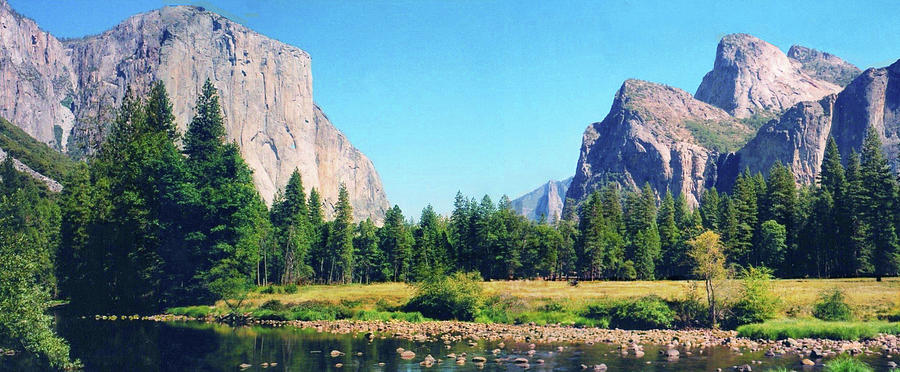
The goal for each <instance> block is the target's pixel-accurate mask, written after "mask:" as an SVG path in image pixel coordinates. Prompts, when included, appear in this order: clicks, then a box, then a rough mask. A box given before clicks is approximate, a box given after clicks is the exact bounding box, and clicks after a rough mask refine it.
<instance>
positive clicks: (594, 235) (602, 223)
mask: <svg viewBox="0 0 900 372" xmlns="http://www.w3.org/2000/svg"><path fill="white" fill-rule="evenodd" d="M602 206H603V205H602V202H601V200H600V193H599V192H598V191H595V192H593V193H592V194H591V195H590V196H588V198H587V200H585V201H584V203H582V205H581V214H580V216H579V227H578V230H579V231H580V232H581V234H580V235H579V239H578V242H577V243H576V245H575V254H576V255H577V257H578V263H577V268H578V272H579V276H580V277H582V278H586V279H591V280H593V279H595V278H598V277H600V275H601V273H602V272H603V270H604V269H606V267H605V262H604V260H605V253H606V252H605V251H606V248H607V247H606V242H605V241H604V238H605V237H604V233H605V230H606V229H607V226H609V225H608V223H607V221H606V219H605V217H604V216H603V213H602V211H601V210H602Z"/></svg>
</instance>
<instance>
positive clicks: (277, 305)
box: [259, 300, 285, 311]
mask: <svg viewBox="0 0 900 372" xmlns="http://www.w3.org/2000/svg"><path fill="white" fill-rule="evenodd" d="M259 308H260V309H266V310H276V311H280V310H284V309H285V306H284V304H283V303H281V301H278V300H268V301H266V302H264V303H263V304H262V305H259Z"/></svg>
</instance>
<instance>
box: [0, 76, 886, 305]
mask: <svg viewBox="0 0 900 372" xmlns="http://www.w3.org/2000/svg"><path fill="white" fill-rule="evenodd" d="M194 112H195V113H194V116H193V118H192V120H191V122H190V123H189V125H188V127H187V131H186V132H185V133H184V134H182V133H179V131H178V130H177V126H176V124H175V118H174V115H173V113H172V104H171V102H170V101H169V98H168V95H167V93H166V90H165V87H164V86H163V84H162V83H160V82H156V83H153V85H152V86H151V87H150V89H149V94H148V95H147V97H146V98H141V97H137V96H136V95H135V94H134V93H133V92H132V91H131V90H129V92H128V93H127V94H126V96H125V98H124V99H123V103H122V105H121V107H120V108H119V110H118V113H117V116H116V119H115V121H114V123H112V125H111V126H110V128H109V129H108V135H107V136H106V140H105V142H104V143H103V144H102V145H101V146H100V148H99V150H98V151H97V153H96V154H95V155H93V156H91V157H90V158H89V159H88V160H87V161H86V162H85V163H82V164H80V165H79V166H77V167H74V168H75V170H74V171H72V172H71V174H70V175H69V177H67V180H66V181H65V188H64V191H63V192H62V194H61V195H58V196H52V195H50V196H47V195H45V196H42V197H41V199H42V200H49V202H48V203H49V204H48V205H50V206H49V207H47V208H50V209H51V210H55V211H56V212H55V214H54V213H50V214H49V215H50V216H51V217H52V218H51V217H48V218H49V219H48V220H47V223H48V224H50V225H51V226H56V227H55V228H48V229H44V230H43V231H47V233H46V239H47V241H48V243H47V244H46V246H47V247H49V248H48V251H47V255H46V256H47V257H48V258H46V259H44V260H43V262H45V264H44V265H43V266H42V267H44V269H43V273H44V274H45V275H39V276H38V279H40V280H42V281H43V283H44V284H45V287H46V288H47V289H48V290H49V291H51V293H54V294H57V295H58V296H59V297H60V298H68V299H70V300H71V307H72V308H75V309H80V310H82V311H93V312H97V311H100V312H105V311H110V310H111V309H118V310H126V311H128V310H134V311H142V312H146V311H154V310H159V309H162V308H165V307H171V306H177V305H182V304H186V303H189V302H190V303H196V302H198V301H212V300H215V299H218V298H223V297H229V296H231V295H233V294H234V293H239V292H240V291H242V290H245V289H246V288H247V287H248V286H251V285H268V284H291V283H295V284H302V283H311V282H315V283H350V282H357V283H369V282H378V281H418V280H422V279H424V278H428V277H431V276H433V275H435V274H436V273H448V272H454V271H464V272H477V273H479V274H480V275H481V277H482V278H485V279H520V278H537V277H540V278H547V279H557V278H581V279H588V280H593V279H613V280H635V279H675V278H691V277H693V276H694V275H693V274H692V269H693V266H692V265H693V264H692V262H693V261H692V259H691V258H690V257H689V254H688V252H689V244H688V242H689V241H691V240H692V239H694V238H696V237H698V236H699V235H700V234H701V233H703V232H704V231H707V230H712V231H715V232H717V233H718V234H719V235H720V236H721V237H722V243H723V246H724V252H725V254H726V256H727V260H728V263H729V264H731V265H735V266H741V267H749V266H765V267H768V268H771V269H772V270H774V272H775V273H776V274H777V275H778V276H781V277H848V276H863V275H874V276H886V275H896V274H897V272H898V267H900V253H898V252H900V249H898V246H900V243H898V239H897V233H896V226H897V224H898V223H900V213H898V211H900V209H898V208H897V206H898V205H900V201H898V197H900V195H898V190H900V186H898V181H897V179H896V178H895V177H894V175H893V173H892V172H891V169H890V167H889V165H888V162H887V160H886V158H885V156H884V154H883V153H882V150H881V144H880V142H879V137H878V135H877V134H875V132H874V130H870V131H869V134H868V136H867V138H866V140H865V143H864V144H863V146H862V148H861V151H860V153H859V154H857V153H851V154H849V155H848V156H847V157H846V159H842V157H841V155H840V154H839V153H838V150H837V146H836V144H835V142H834V140H833V139H829V141H828V145H827V148H826V151H825V154H824V160H823V165H822V170H821V172H820V175H819V180H818V182H816V184H814V185H810V186H803V187H798V186H797V184H796V182H795V179H794V176H793V174H792V173H791V171H790V169H789V168H788V167H786V166H784V165H781V164H775V165H774V166H773V167H772V168H771V169H770V170H769V172H768V175H767V176H765V177H764V176H763V175H762V174H761V173H755V174H753V173H751V172H749V170H745V171H744V172H743V173H741V174H740V175H739V176H738V177H737V179H736V181H735V183H734V187H733V189H732V190H730V192H728V193H720V192H718V191H717V190H716V189H710V190H708V191H706V192H704V193H703V195H702V196H701V198H700V203H699V205H698V206H696V207H694V208H692V207H691V206H690V205H689V204H688V202H687V200H686V199H685V198H684V196H683V195H673V194H672V193H670V192H665V193H664V194H663V195H657V194H656V193H655V192H654V191H653V190H652V188H651V187H650V186H649V185H645V186H644V187H643V188H641V189H640V190H637V191H628V190H624V189H622V188H621V187H619V186H617V185H616V184H609V185H606V186H604V187H602V188H600V189H599V190H597V191H595V192H593V193H592V194H590V195H589V196H588V197H587V198H586V199H585V200H584V201H581V203H580V204H578V203H576V202H575V201H573V200H567V201H566V203H565V206H566V207H565V209H564V211H563V215H562V218H561V219H560V220H559V221H552V222H550V221H547V220H546V219H542V220H541V221H529V220H528V219H526V218H525V217H523V216H520V215H518V214H516V213H515V212H514V211H513V209H512V208H511V203H510V201H509V198H507V197H506V196H504V197H502V198H501V199H500V200H499V202H497V203H494V202H493V200H491V198H490V197H488V196H484V197H483V198H481V199H480V200H478V199H475V198H469V197H466V196H464V195H463V194H462V193H457V195H456V198H455V200H454V204H453V206H454V208H453V211H452V213H451V214H450V215H449V216H442V215H439V214H438V213H437V212H436V211H435V210H434V209H433V208H432V207H431V206H428V207H426V208H425V209H424V210H423V211H422V212H421V214H420V215H419V216H418V219H417V222H413V220H412V219H410V218H408V217H407V216H404V214H403V211H401V210H400V208H399V207H397V206H394V207H393V208H390V209H389V210H388V211H387V212H386V215H385V217H384V221H383V225H382V226H377V225H376V224H375V223H374V222H373V221H372V220H369V219H367V220H365V221H358V222H357V221H353V213H352V212H353V211H352V206H351V203H350V199H349V194H348V192H347V190H346V189H345V188H344V187H343V185H342V186H341V188H340V190H339V197H338V201H337V204H336V207H335V209H334V213H333V218H331V219H330V220H329V219H327V218H326V217H325V216H326V213H325V211H324V209H323V201H322V198H321V194H320V193H319V191H318V190H316V189H308V190H307V189H306V188H305V187H304V185H303V181H302V177H301V175H300V173H299V172H298V171H297V170H295V171H294V172H293V174H292V175H291V177H290V180H289V181H288V182H287V184H286V186H285V187H284V188H282V189H281V190H279V191H278V193H277V194H276V196H275V198H274V201H273V203H272V206H271V208H267V207H266V205H265V203H264V202H263V201H262V199H261V197H260V195H259V194H258V192H257V191H256V189H255V187H254V185H253V182H252V172H251V170H250V168H249V167H248V166H247V165H246V163H245V162H244V160H243V159H242V158H241V155H240V150H239V148H238V146H237V144H235V143H234V142H229V141H227V140H226V133H225V126H224V121H223V117H222V110H221V107H220V105H219V100H218V95H217V92H216V89H215V87H213V85H212V84H211V83H210V82H206V84H204V86H203V88H202V91H201V93H200V94H199V96H198V98H197V101H196V104H195V110H194ZM5 178H6V177H5ZM8 178H9V179H11V180H12V179H14V178H13V177H11V176H10V177H8ZM10 182H12V181H10ZM7 183H8V182H7ZM17 189H18V188H17V187H16V186H9V187H8V188H6V189H5V190H4V195H7V196H9V195H12V194H14V193H15V192H16V190H17ZM54 208H55V209H54ZM53 216H55V217H53Z"/></svg>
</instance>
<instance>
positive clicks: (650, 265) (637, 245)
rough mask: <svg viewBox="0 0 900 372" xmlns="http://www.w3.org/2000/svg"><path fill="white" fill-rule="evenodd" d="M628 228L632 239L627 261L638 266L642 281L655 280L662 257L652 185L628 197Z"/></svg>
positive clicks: (626, 210)
mask: <svg viewBox="0 0 900 372" xmlns="http://www.w3.org/2000/svg"><path fill="white" fill-rule="evenodd" d="M625 228H626V231H627V232H628V235H629V236H630V237H631V242H630V243H629V245H628V250H627V252H626V257H627V259H628V260H630V261H631V262H633V263H634V269H635V272H636V274H637V277H638V278H639V279H648V280H652V279H653V278H654V277H655V272H656V262H657V260H658V259H659V254H660V238H659V230H658V228H657V226H656V196H655V195H654V194H653V190H652V189H651V188H650V185H649V184H645V185H644V187H643V188H642V189H641V192H640V193H630V194H629V195H628V196H627V197H626V209H625Z"/></svg>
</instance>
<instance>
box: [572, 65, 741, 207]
mask: <svg viewBox="0 0 900 372" xmlns="http://www.w3.org/2000/svg"><path fill="white" fill-rule="evenodd" d="M702 132H705V133H709V132H712V133H729V135H733V136H743V137H747V136H749V135H750V133H751V130H750V129H749V128H747V127H746V126H744V125H743V124H742V123H741V122H740V121H738V120H736V119H735V118H733V117H732V116H730V115H728V113H726V112H725V111H723V110H721V109H719V108H717V107H714V106H712V105H709V104H707V103H704V102H701V101H698V100H696V99H694V98H693V97H692V96H691V95H690V93H688V92H685V91H683V90H681V89H677V88H673V87H669V86H665V85H661V84H655V83H650V82H646V81H640V80H627V81H625V83H624V84H622V87H621V88H620V89H619V91H618V93H616V98H615V100H614V102H613V105H612V109H610V112H609V114H607V116H606V118H605V119H603V121H601V122H599V123H594V124H591V125H590V126H588V128H587V129H586V130H585V132H584V138H583V143H582V146H581V155H580V157H579V159H578V166H577V168H576V173H575V178H574V179H573V181H572V185H571V186H570V187H569V190H568V192H567V193H566V197H568V198H572V199H574V200H576V201H581V200H583V199H584V198H585V197H586V196H587V195H589V194H590V193H591V192H593V191H594V190H597V189H599V188H601V187H603V186H604V185H606V184H607V183H609V182H617V183H619V184H620V185H622V186H624V187H625V188H627V189H637V188H638V187H641V186H643V185H644V184H645V183H649V184H650V186H651V187H652V188H653V189H654V190H656V192H657V193H659V194H662V193H665V192H666V190H669V191H671V192H672V193H673V194H676V195H677V194H683V195H685V198H686V199H687V201H688V203H689V204H691V205H697V201H698V198H699V195H700V193H701V191H702V190H703V189H704V187H705V185H706V184H707V180H706V177H707V167H708V166H709V165H710V164H712V163H714V162H715V158H716V156H717V152H716V151H714V150H711V149H709V148H708V147H705V146H704V145H703V143H704V142H705V141H703V140H701V139H698V138H697V137H696V136H695V134H698V133H702ZM707 146H709V144H707Z"/></svg>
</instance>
